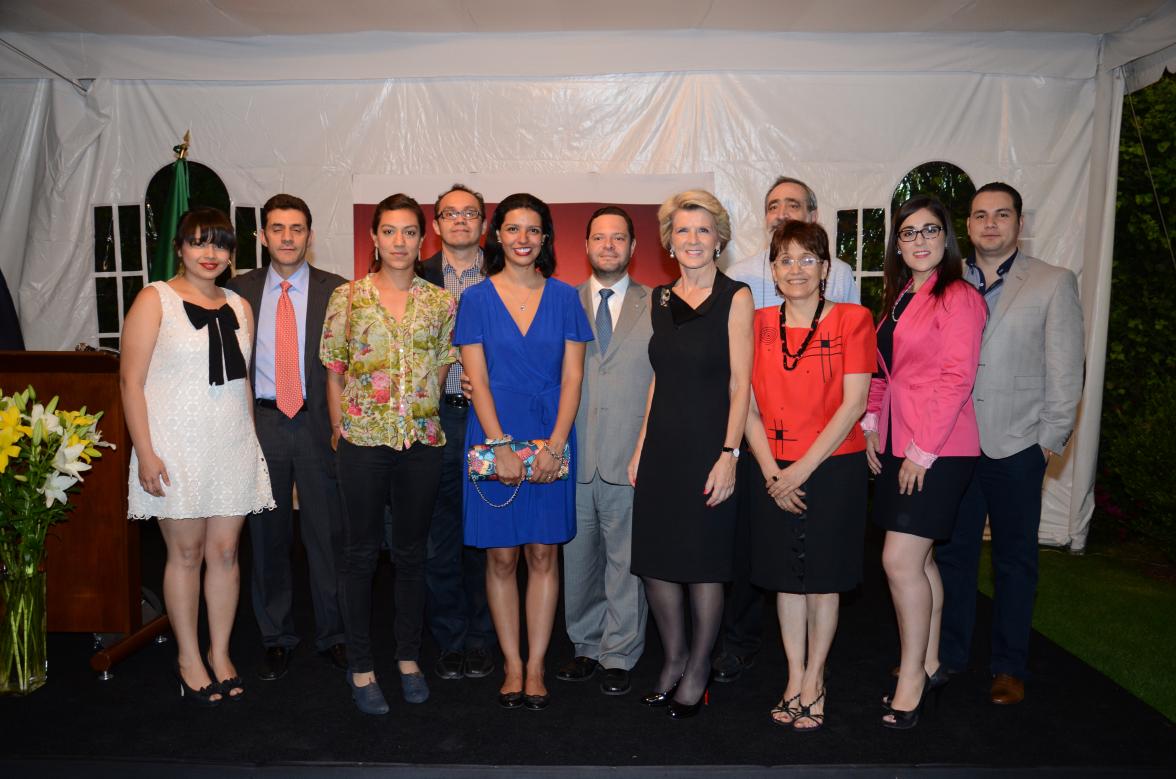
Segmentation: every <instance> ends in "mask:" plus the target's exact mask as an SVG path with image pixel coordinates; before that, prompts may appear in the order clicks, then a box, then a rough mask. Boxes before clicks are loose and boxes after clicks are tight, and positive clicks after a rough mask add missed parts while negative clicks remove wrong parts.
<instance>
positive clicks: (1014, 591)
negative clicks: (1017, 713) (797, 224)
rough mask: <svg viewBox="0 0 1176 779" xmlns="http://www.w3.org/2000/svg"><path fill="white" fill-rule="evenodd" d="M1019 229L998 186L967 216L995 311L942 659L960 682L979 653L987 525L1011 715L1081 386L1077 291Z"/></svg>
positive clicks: (980, 196) (995, 649)
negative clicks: (1055, 464) (1046, 488)
mask: <svg viewBox="0 0 1176 779" xmlns="http://www.w3.org/2000/svg"><path fill="white" fill-rule="evenodd" d="M1022 226H1023V219H1022V216H1021V195H1020V194H1019V193H1018V192H1017V190H1015V189H1013V188H1012V187H1010V186H1009V185H1008V184H1004V183H1000V182H994V183H991V184H986V185H984V186H983V187H981V188H980V189H979V190H977V191H976V195H975V197H974V198H972V207H971V211H970V213H969V215H968V237H969V238H971V240H972V245H973V247H974V248H975V253H974V255H973V256H972V257H970V258H968V265H967V268H966V272H965V278H966V279H967V280H968V281H969V282H971V283H972V284H973V285H975V287H976V288H977V289H978V290H979V291H980V293H981V294H983V295H984V300H985V302H986V303H987V304H988V323H987V325H985V328H984V336H983V340H982V342H981V347H980V367H979V370H978V372H977V374H976V386H975V389H974V390H973V391H972V398H973V400H974V401H975V406H976V418H977V422H978V423H979V426H980V448H981V451H982V453H981V455H980V459H979V461H978V462H977V464H976V470H975V473H974V474H973V477H972V482H971V484H970V485H969V487H968V490H967V492H966V493H965V494H964V498H963V500H962V501H961V503H960V509H959V515H958V517H957V520H956V526H955V532H954V534H953V535H952V537H951V539H950V541H948V542H947V543H945V544H942V545H940V546H939V547H937V548H936V550H935V561H936V562H937V563H938V565H939V574H940V576H941V577H942V578H943V593H944V600H943V625H942V635H941V637H940V644H939V656H940V662H941V663H942V667H943V668H944V670H945V671H946V672H947V673H949V674H951V673H955V672H960V671H963V670H964V669H965V668H966V667H967V663H968V653H969V650H970V649H971V647H972V632H973V626H974V623H975V617H976V574H977V569H978V567H979V559H980V543H981V537H982V535H983V533H984V519H985V516H987V517H988V522H989V525H990V527H991V531H992V567H993V585H994V590H995V593H994V599H993V612H992V658H991V663H990V670H991V672H992V675H993V679H992V686H991V688H990V691H989V698H990V700H991V701H992V703H995V704H1003V705H1008V704H1015V703H1019V702H1020V701H1021V700H1022V699H1023V698H1024V697H1025V681H1024V680H1025V677H1026V675H1027V672H1028V669H1027V666H1028V654H1029V634H1030V627H1031V624H1032V621H1033V600H1034V598H1035V596H1036V593H1037V529H1038V525H1039V524H1040V521H1041V482H1042V479H1043V478H1044V476H1045V468H1046V465H1047V464H1048V463H1049V459H1050V457H1052V456H1053V455H1054V454H1056V453H1058V452H1061V451H1062V449H1064V448H1065V446H1066V443H1067V442H1068V441H1069V440H1070V433H1071V431H1072V430H1073V428H1074V417H1075V415H1076V413H1077V408H1078V400H1079V398H1080V397H1081V395H1082V379H1083V331H1082V307H1081V305H1080V304H1079V302H1078V283H1077V280H1076V279H1075V278H1074V274H1073V273H1071V272H1070V271H1068V270H1065V269H1063V268H1059V267H1056V266H1054V265H1050V264H1048V263H1044V262H1042V261H1041V260H1037V259H1034V258H1033V257H1029V256H1026V255H1023V254H1021V253H1020V250H1019V248H1018V240H1019V238H1020V234H1021V228H1022ZM931 670H934V669H931Z"/></svg>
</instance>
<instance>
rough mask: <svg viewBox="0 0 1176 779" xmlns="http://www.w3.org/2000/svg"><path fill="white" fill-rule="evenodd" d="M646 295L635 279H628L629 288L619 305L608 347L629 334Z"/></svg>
mask: <svg viewBox="0 0 1176 779" xmlns="http://www.w3.org/2000/svg"><path fill="white" fill-rule="evenodd" d="M648 297H649V296H648V295H646V294H645V290H644V289H642V288H641V287H640V286H639V285H638V284H637V282H636V281H633V280H632V279H630V280H629V289H628V290H627V291H626V292H625V300H624V303H623V304H622V305H621V315H620V317H619V318H618V319H617V324H616V327H614V328H613V334H612V340H611V341H609V346H610V347H611V346H612V344H615V343H617V342H618V341H623V340H625V336H627V335H628V334H629V331H630V330H632V329H633V325H635V324H637V320H638V319H639V318H640V316H641V314H642V312H643V311H645V306H646V303H647V301H646V298H648ZM614 351H615V350H614Z"/></svg>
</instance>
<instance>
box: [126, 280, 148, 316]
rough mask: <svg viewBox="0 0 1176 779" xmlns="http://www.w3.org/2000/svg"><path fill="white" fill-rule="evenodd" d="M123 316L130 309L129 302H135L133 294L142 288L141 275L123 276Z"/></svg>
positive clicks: (136, 293)
mask: <svg viewBox="0 0 1176 779" xmlns="http://www.w3.org/2000/svg"><path fill="white" fill-rule="evenodd" d="M122 285H123V316H126V315H127V312H128V311H130V310H131V304H132V303H134V302H135V296H136V295H138V294H139V290H141V289H143V277H142V276H123V277H122Z"/></svg>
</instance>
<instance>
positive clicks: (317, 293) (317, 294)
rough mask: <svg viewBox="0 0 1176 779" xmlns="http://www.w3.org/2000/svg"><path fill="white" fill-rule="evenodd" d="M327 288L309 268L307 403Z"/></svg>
mask: <svg viewBox="0 0 1176 779" xmlns="http://www.w3.org/2000/svg"><path fill="white" fill-rule="evenodd" d="M328 286H329V284H328V281H327V279H326V278H325V277H324V276H323V275H321V274H319V273H318V272H317V271H316V270H315V269H314V268H313V267H312V268H310V276H309V278H308V280H307V285H306V322H305V323H303V327H305V328H306V347H305V349H304V350H303V355H302V359H303V363H302V364H303V366H304V368H303V371H304V375H305V376H306V377H307V379H306V394H307V401H308V403H309V400H310V393H311V387H312V386H313V385H314V382H312V381H311V380H310V375H311V370H310V368H311V366H312V365H315V364H316V363H317V361H318V353H319V340H320V339H321V337H322V333H323V320H324V319H325V318H326V314H327V301H328V300H330V294H331V292H333V291H334V290H332V289H327V287H328Z"/></svg>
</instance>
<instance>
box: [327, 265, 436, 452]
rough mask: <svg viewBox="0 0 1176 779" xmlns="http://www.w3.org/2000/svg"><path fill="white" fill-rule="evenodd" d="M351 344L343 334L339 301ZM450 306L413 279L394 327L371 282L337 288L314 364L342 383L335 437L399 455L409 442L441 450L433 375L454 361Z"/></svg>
mask: <svg viewBox="0 0 1176 779" xmlns="http://www.w3.org/2000/svg"><path fill="white" fill-rule="evenodd" d="M349 288H353V292H352V298H351V337H350V340H348V339H347V338H346V334H347V295H348V289H349ZM456 312H457V299H456V298H455V297H454V296H453V295H451V294H449V293H448V292H446V291H445V290H443V289H441V288H440V287H437V286H434V285H433V284H430V283H428V282H427V281H425V280H424V279H421V278H419V277H418V278H415V279H413V282H412V287H411V288H410V289H409V295H408V302H407V304H406V305H405V308H404V315H403V316H402V317H401V319H400V321H397V320H396V319H395V318H393V317H392V315H391V314H389V313H388V311H387V309H385V308H384V307H383V306H382V305H380V294H379V291H378V290H377V289H376V286H375V284H373V283H372V277H371V276H370V275H369V276H365V277H364V278H362V279H359V280H357V281H354V282H352V283H351V284H344V285H343V286H341V287H339V288H338V289H336V290H335V292H334V293H333V294H332V295H331V300H330V303H328V305H327V316H326V321H325V322H324V323H323V337H322V341H321V343H320V344H319V359H320V360H322V363H323V365H325V366H326V368H327V370H329V371H331V372H333V373H337V374H340V375H343V376H345V379H344V384H343V395H342V398H341V400H340V404H341V406H342V410H343V414H342V417H341V418H342V423H343V437H344V438H346V439H347V440H348V441H350V442H351V443H352V444H355V445H357V446H389V447H391V448H393V449H398V450H399V449H405V448H407V447H409V446H411V445H412V444H414V443H421V444H425V445H426V446H444V445H445V433H444V432H442V430H441V420H440V417H439V416H438V406H439V403H440V400H441V386H440V384H439V383H438V382H437V371H438V370H439V369H440V368H441V367H442V366H445V365H450V364H452V363H454V362H456V361H457V350H456V349H455V348H454V346H453V344H452V338H453V323H454V319H455V315H456Z"/></svg>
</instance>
